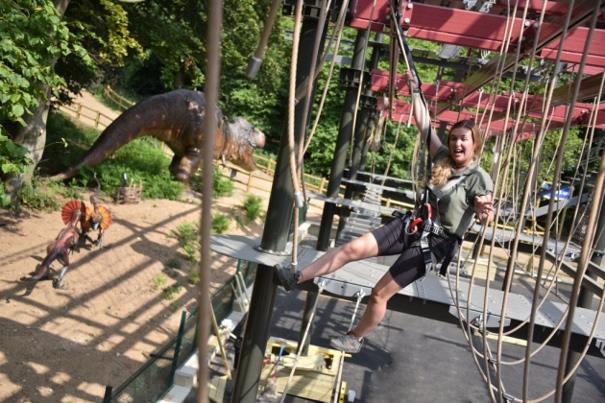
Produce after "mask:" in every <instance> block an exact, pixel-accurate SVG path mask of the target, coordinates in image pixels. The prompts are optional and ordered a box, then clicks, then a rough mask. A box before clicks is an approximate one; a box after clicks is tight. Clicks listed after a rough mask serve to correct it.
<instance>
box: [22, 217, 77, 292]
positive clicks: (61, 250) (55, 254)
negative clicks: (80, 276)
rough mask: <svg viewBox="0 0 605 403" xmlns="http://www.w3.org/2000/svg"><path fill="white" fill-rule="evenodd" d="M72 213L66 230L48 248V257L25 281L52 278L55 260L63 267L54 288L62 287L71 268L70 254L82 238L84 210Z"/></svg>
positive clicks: (56, 278)
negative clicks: (80, 229)
mask: <svg viewBox="0 0 605 403" xmlns="http://www.w3.org/2000/svg"><path fill="white" fill-rule="evenodd" d="M70 213H71V214H70V219H69V222H68V223H67V225H66V226H65V228H63V229H62V230H61V232H59V235H57V237H56V238H55V240H54V241H53V242H52V243H51V244H49V245H48V247H47V248H46V257H44V259H43V260H42V263H40V265H39V266H38V267H37V268H36V271H35V272H34V274H33V275H31V276H30V277H28V278H25V280H31V281H39V280H42V279H46V278H50V272H51V271H53V272H54V270H53V269H52V268H51V267H50V266H51V264H52V263H53V262H54V261H55V260H58V261H59V262H60V263H61V264H62V265H63V266H62V267H61V268H60V269H59V270H58V271H57V274H56V275H55V276H54V277H53V287H55V288H59V287H61V283H62V281H63V276H65V272H66V271H67V268H68V267H69V252H71V251H72V250H73V249H74V247H75V246H76V245H77V243H78V238H79V236H80V231H79V230H78V223H79V222H80V218H81V216H82V210H81V209H80V208H76V209H72V210H71V212H70Z"/></svg>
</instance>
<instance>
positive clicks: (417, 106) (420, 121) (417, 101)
mask: <svg viewBox="0 0 605 403" xmlns="http://www.w3.org/2000/svg"><path fill="white" fill-rule="evenodd" d="M407 76H408V87H409V89H410V93H411V94H412V108H413V110H414V120H415V121H416V126H417V127H418V130H419V131H420V133H421V135H422V136H423V140H424V141H425V142H426V140H427V134H428V135H430V136H431V144H430V148H429V151H430V153H431V156H434V155H435V154H436V153H437V150H439V147H441V145H442V144H443V143H441V140H439V137H438V136H437V133H435V129H434V128H433V125H432V124H431V116H430V115H429V111H428V109H427V106H426V105H425V104H424V102H423V100H422V97H421V96H420V88H419V86H418V79H417V78H416V76H415V75H414V74H413V73H411V72H409V71H408V74H407Z"/></svg>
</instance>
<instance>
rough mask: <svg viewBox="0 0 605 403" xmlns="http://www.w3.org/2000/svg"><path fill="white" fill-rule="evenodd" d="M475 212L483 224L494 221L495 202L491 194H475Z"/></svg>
mask: <svg viewBox="0 0 605 403" xmlns="http://www.w3.org/2000/svg"><path fill="white" fill-rule="evenodd" d="M475 214H477V217H478V218H479V222H480V223H481V224H483V225H485V224H488V223H490V222H492V220H493V219H494V202H493V201H492V195H491V194H488V195H484V196H475Z"/></svg>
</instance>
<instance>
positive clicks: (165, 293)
mask: <svg viewBox="0 0 605 403" xmlns="http://www.w3.org/2000/svg"><path fill="white" fill-rule="evenodd" d="M182 288H183V286H182V285H180V284H173V285H171V286H169V287H166V288H164V289H163V290H162V295H161V296H160V298H161V299H162V300H164V301H171V300H173V299H174V298H175V297H176V296H177V294H178V293H179V292H181V289H182Z"/></svg>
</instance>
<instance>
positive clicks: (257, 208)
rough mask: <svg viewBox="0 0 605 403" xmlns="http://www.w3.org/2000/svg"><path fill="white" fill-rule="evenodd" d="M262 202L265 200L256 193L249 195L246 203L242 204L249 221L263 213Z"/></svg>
mask: <svg viewBox="0 0 605 403" xmlns="http://www.w3.org/2000/svg"><path fill="white" fill-rule="evenodd" d="M262 202H263V200H262V199H261V198H260V197H258V196H255V195H248V196H246V199H245V200H244V204H243V205H242V209H243V210H244V212H245V214H246V219H247V220H248V222H250V221H254V220H256V219H257V218H258V217H260V215H261V211H262V207H263V205H262Z"/></svg>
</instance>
